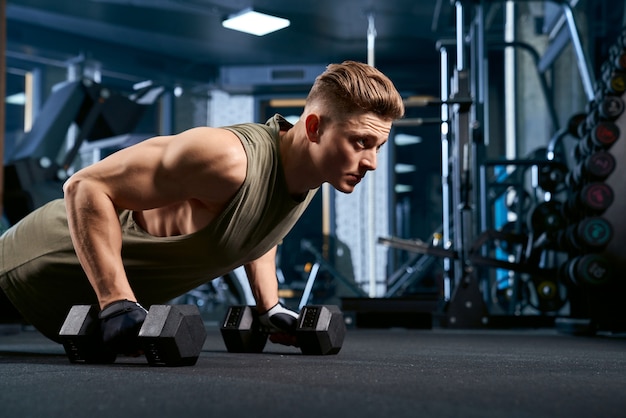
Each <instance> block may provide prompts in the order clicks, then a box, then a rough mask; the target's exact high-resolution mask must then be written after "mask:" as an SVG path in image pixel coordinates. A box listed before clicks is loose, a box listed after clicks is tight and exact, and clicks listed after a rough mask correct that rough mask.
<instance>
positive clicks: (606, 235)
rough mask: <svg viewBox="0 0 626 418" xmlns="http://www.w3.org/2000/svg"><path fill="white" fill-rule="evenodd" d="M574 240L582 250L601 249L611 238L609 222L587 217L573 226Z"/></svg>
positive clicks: (611, 232) (611, 229) (611, 230)
mask: <svg viewBox="0 0 626 418" xmlns="http://www.w3.org/2000/svg"><path fill="white" fill-rule="evenodd" d="M574 235H575V237H576V238H575V240H576V243H577V246H578V247H579V248H582V249H594V250H595V249H601V248H604V247H606V246H607V245H608V243H609V242H610V241H611V239H612V238H613V228H612V227H611V224H610V223H609V221H607V220H606V219H604V218H600V217H589V218H585V219H583V220H582V221H580V222H579V223H578V224H577V225H576V226H575V234H574Z"/></svg>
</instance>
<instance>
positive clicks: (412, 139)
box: [393, 134, 422, 147]
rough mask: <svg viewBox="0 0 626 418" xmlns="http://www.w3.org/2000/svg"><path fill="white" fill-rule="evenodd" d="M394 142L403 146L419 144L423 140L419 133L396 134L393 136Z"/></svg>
mask: <svg viewBox="0 0 626 418" xmlns="http://www.w3.org/2000/svg"><path fill="white" fill-rule="evenodd" d="M393 142H394V143H395V144H396V145H397V146H399V147H402V146H405V145H413V144H419V143H421V142H422V137H420V136H417V135H408V134H396V136H395V137H394V138H393Z"/></svg>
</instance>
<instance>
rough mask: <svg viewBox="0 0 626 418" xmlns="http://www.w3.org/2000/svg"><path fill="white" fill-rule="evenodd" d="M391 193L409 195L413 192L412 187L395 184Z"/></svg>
mask: <svg viewBox="0 0 626 418" xmlns="http://www.w3.org/2000/svg"><path fill="white" fill-rule="evenodd" d="M393 191H394V192H396V193H409V192H412V191H413V186H409V185H408V184H396V185H395V186H394V187H393Z"/></svg>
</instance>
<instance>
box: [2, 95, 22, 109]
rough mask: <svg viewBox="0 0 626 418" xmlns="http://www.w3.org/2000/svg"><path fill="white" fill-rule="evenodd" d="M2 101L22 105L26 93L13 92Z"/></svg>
mask: <svg viewBox="0 0 626 418" xmlns="http://www.w3.org/2000/svg"><path fill="white" fill-rule="evenodd" d="M4 101H5V102H6V103H8V104H13V105H22V106H24V105H25V104H26V94H25V93H15V94H12V95H10V96H7V97H6V98H5V99H4Z"/></svg>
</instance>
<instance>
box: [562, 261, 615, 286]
mask: <svg viewBox="0 0 626 418" xmlns="http://www.w3.org/2000/svg"><path fill="white" fill-rule="evenodd" d="M566 274H567V276H568V277H569V279H570V281H571V282H572V283H574V284H576V285H579V286H599V285H603V284H606V283H608V282H609V281H610V280H611V277H612V274H613V272H612V267H611V265H610V263H609V261H608V260H607V259H606V258H605V257H603V256H602V255H600V254H596V253H589V254H584V255H581V256H578V257H576V258H574V259H572V260H570V261H569V262H568V263H567V266H566Z"/></svg>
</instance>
